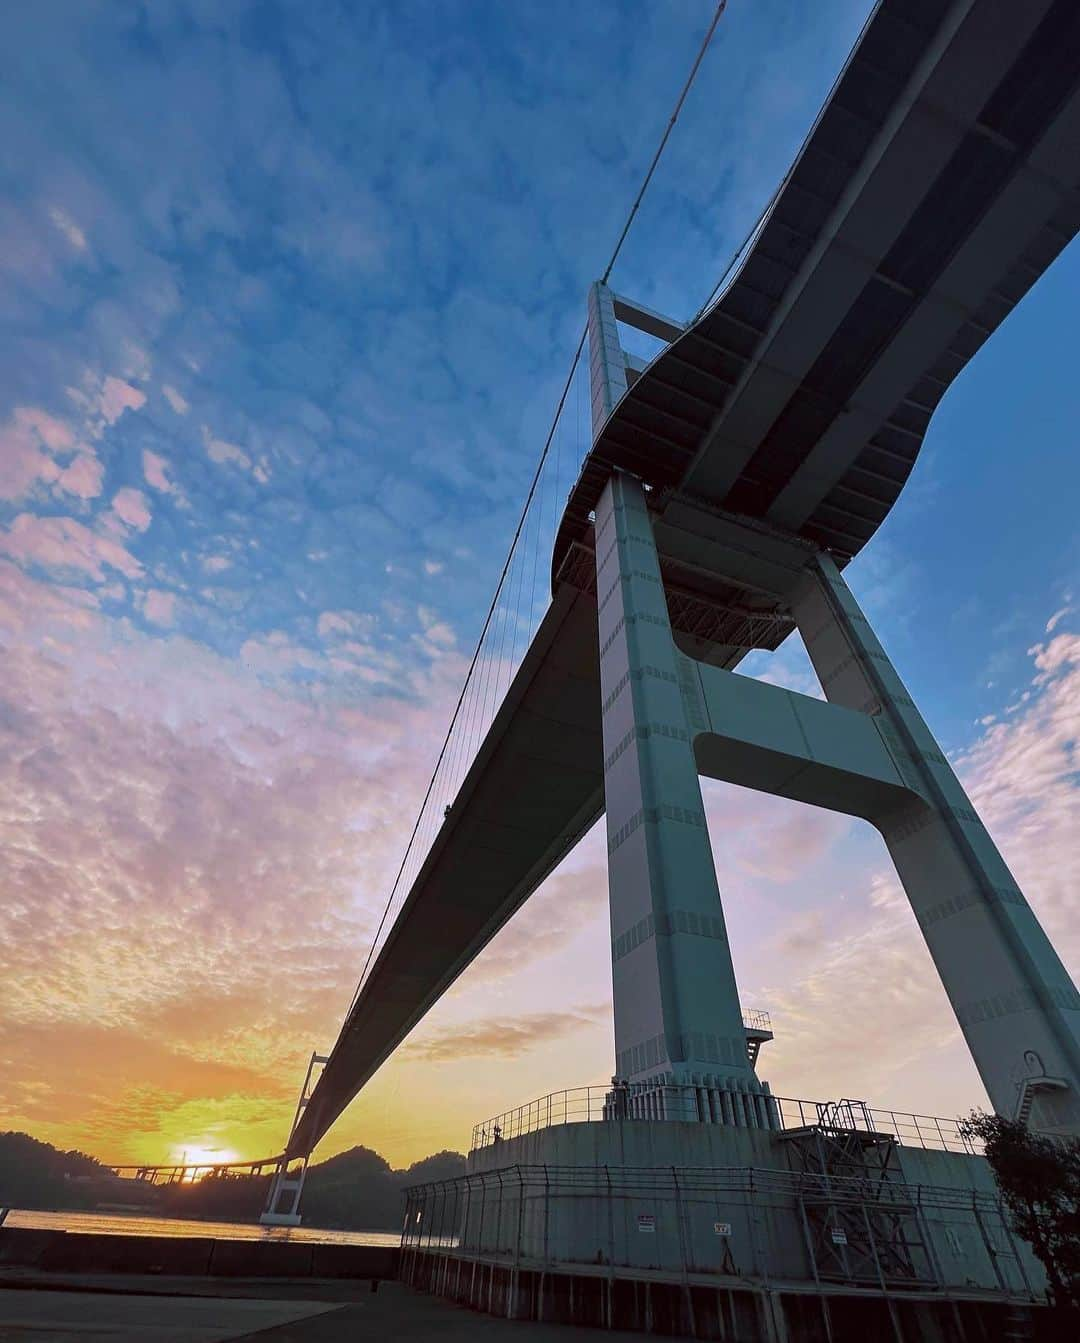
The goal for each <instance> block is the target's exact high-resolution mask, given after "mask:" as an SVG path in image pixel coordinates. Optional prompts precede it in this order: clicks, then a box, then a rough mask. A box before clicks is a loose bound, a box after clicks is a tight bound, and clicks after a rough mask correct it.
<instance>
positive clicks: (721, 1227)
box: [712, 1222, 731, 1236]
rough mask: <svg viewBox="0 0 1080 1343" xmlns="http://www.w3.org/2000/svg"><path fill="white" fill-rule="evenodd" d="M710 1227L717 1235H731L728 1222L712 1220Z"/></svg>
mask: <svg viewBox="0 0 1080 1343" xmlns="http://www.w3.org/2000/svg"><path fill="white" fill-rule="evenodd" d="M712 1229H713V1232H714V1234H715V1235H717V1236H730V1235H731V1223H730V1222H713V1224H712Z"/></svg>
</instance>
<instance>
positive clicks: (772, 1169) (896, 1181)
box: [400, 1121, 1045, 1343]
mask: <svg viewBox="0 0 1080 1343" xmlns="http://www.w3.org/2000/svg"><path fill="white" fill-rule="evenodd" d="M400 1271H401V1276H402V1277H403V1279H404V1280H405V1281H407V1282H410V1283H412V1284H413V1285H414V1286H418V1287H422V1288H424V1289H426V1290H430V1291H433V1292H436V1293H438V1294H440V1295H444V1296H447V1297H450V1298H452V1299H454V1300H457V1301H461V1302H463V1303H467V1304H469V1305H471V1306H473V1307H475V1308H477V1309H480V1310H483V1311H487V1312H490V1313H493V1314H497V1315H503V1316H506V1317H507V1318H513V1319H529V1320H546V1321H550V1322H559V1321H562V1322H573V1323H577V1324H585V1323H590V1324H594V1325H596V1326H598V1327H602V1328H607V1329H610V1328H624V1329H639V1330H643V1331H645V1332H651V1333H658V1334H667V1335H674V1336H686V1337H690V1338H703V1339H731V1340H735V1339H738V1340H740V1341H743V1343H818V1341H819V1340H820V1341H821V1343H839V1341H840V1340H842V1339H854V1338H859V1339H860V1340H866V1339H875V1340H876V1339H882V1340H887V1341H892V1340H895V1341H896V1343H904V1341H905V1340H910V1339H919V1340H925V1341H926V1343H952V1341H953V1340H957V1341H958V1343H960V1341H962V1343H974V1341H975V1340H983V1339H987V1340H989V1339H997V1338H1001V1337H1004V1336H1006V1332H1007V1330H1008V1329H1011V1328H1012V1327H1013V1324H1014V1323H1015V1321H1016V1319H1017V1317H1018V1312H1019V1313H1020V1314H1023V1313H1025V1312H1031V1311H1034V1312H1035V1313H1036V1314H1039V1306H1040V1304H1041V1302H1042V1300H1043V1292H1044V1286H1045V1284H1044V1281H1043V1278H1042V1273H1041V1269H1040V1267H1039V1265H1038V1263H1037V1261H1035V1260H1034V1258H1033V1256H1032V1255H1031V1253H1030V1251H1029V1250H1028V1249H1027V1247H1026V1246H1024V1245H1023V1244H1021V1243H1019V1242H1017V1241H1016V1240H1015V1239H1014V1238H1013V1237H1012V1235H1011V1233H1010V1231H1009V1228H1008V1226H1007V1224H1006V1222H1005V1220H1004V1218H1003V1216H1002V1213H1001V1208H1000V1205H999V1201H998V1195H997V1190H996V1187H995V1186H994V1183H993V1179H992V1176H991V1174H990V1171H989V1168H988V1166H987V1164H986V1162H985V1160H984V1159H983V1158H981V1157H977V1156H970V1155H967V1154H964V1153H956V1152H948V1151H929V1150H923V1149H922V1148H916V1147H903V1146H901V1145H900V1144H899V1143H897V1142H896V1141H895V1140H894V1139H892V1138H888V1137H885V1136H884V1135H875V1134H872V1133H867V1132H865V1131H861V1132H858V1133H855V1132H854V1131H853V1130H846V1131H845V1130H840V1129H831V1130H830V1129H825V1128H820V1127H815V1126H810V1127H807V1128H806V1129H804V1130H786V1131H782V1132H769V1131H767V1130H751V1129H743V1128H728V1127H724V1126H721V1125H703V1124H684V1123H670V1122H669V1123H648V1122H639V1121H621V1122H619V1121H615V1122H611V1121H609V1122H602V1123H583V1124H565V1125H559V1126H556V1127H553V1128H549V1129H544V1130H541V1131H539V1132H535V1133H531V1134H527V1135H525V1136H523V1137H520V1138H515V1139H511V1140H509V1141H503V1142H499V1143H496V1144H494V1145H492V1146H488V1147H486V1148H484V1149H482V1150H480V1151H478V1152H474V1153H473V1154H472V1156H471V1157H470V1160H469V1166H468V1169H467V1173H466V1175H465V1176H464V1177H462V1178H460V1179H458V1180H453V1181H444V1182H441V1183H440V1184H437V1185H429V1186H418V1187H417V1188H416V1189H414V1190H411V1191H410V1192H409V1203H408V1208H407V1213H406V1230H405V1236H404V1238H403V1243H402V1259H401V1270H400Z"/></svg>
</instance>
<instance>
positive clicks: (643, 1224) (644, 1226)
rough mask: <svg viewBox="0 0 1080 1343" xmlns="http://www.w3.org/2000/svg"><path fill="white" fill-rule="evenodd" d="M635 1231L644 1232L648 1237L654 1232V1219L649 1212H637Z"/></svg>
mask: <svg viewBox="0 0 1080 1343" xmlns="http://www.w3.org/2000/svg"><path fill="white" fill-rule="evenodd" d="M637 1229H638V1230H639V1231H645V1232H647V1233H648V1234H649V1235H650V1236H651V1235H654V1234H655V1232H656V1218H655V1217H654V1216H653V1214H652V1213H651V1212H639V1213H638V1215H637Z"/></svg>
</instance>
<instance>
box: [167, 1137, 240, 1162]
mask: <svg viewBox="0 0 1080 1343" xmlns="http://www.w3.org/2000/svg"><path fill="white" fill-rule="evenodd" d="M170 1158H171V1160H173V1161H175V1162H176V1164H177V1165H178V1166H181V1165H182V1166H224V1165H227V1164H229V1163H230V1162H232V1161H236V1160H237V1159H238V1157H237V1154H236V1152H234V1151H233V1149H232V1148H231V1147H210V1146H209V1145H208V1144H206V1143H197V1142H190V1143H176V1144H175V1145H174V1146H173V1149H172V1152H171V1153H170Z"/></svg>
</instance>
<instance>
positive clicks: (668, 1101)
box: [471, 1085, 982, 1156]
mask: <svg viewBox="0 0 1080 1343" xmlns="http://www.w3.org/2000/svg"><path fill="white" fill-rule="evenodd" d="M663 1090H664V1093H665V1095H664V1110H663V1113H662V1114H656V1113H652V1114H650V1119H654V1120H655V1119H659V1120H665V1119H666V1120H668V1121H675V1122H682V1123H699V1122H702V1119H703V1118H705V1119H706V1122H708V1121H707V1114H706V1115H704V1116H703V1113H702V1106H701V1101H700V1092H701V1090H702V1088H701V1087H698V1086H694V1085H685V1086H670V1085H669V1086H665V1087H664V1088H663ZM613 1094H614V1093H613V1089H612V1087H611V1086H610V1085H609V1086H591V1087H570V1088H568V1089H567V1090H565V1091H553V1092H551V1093H549V1094H548V1095H547V1096H541V1097H539V1098H538V1099H537V1100H532V1101H528V1102H527V1103H526V1104H524V1105H519V1106H518V1107H517V1108H516V1109H513V1110H506V1111H504V1112H503V1113H502V1114H500V1115H495V1116H494V1117H493V1118H491V1119H488V1120H485V1121H483V1122H482V1123H479V1124H476V1125H475V1126H474V1127H473V1131H472V1145H471V1150H472V1151H476V1150H477V1149H479V1148H483V1147H490V1146H491V1145H492V1144H493V1143H497V1142H504V1141H508V1140H509V1139H511V1138H520V1137H523V1136H524V1135H525V1134H527V1133H536V1132H538V1131H539V1130H541V1129H546V1128H551V1127H553V1126H554V1125H556V1124H591V1123H602V1122H605V1121H607V1120H610V1119H611V1118H613V1117H614V1114H613V1104H612V1098H613ZM767 1104H768V1108H769V1112H770V1115H771V1120H772V1122H771V1123H770V1124H769V1125H768V1127H770V1128H772V1129H774V1130H776V1131H780V1132H782V1131H785V1130H793V1129H803V1128H820V1129H826V1130H830V1129H831V1130H852V1129H854V1130H858V1131H862V1132H866V1133H875V1134H880V1135H883V1136H885V1137H889V1138H893V1139H894V1140H895V1141H896V1142H897V1143H899V1144H900V1145H901V1146H903V1147H921V1148H924V1149H926V1150H929V1151H939V1152H966V1153H968V1154H969V1155H972V1156H975V1155H979V1154H980V1153H981V1151H982V1147H981V1144H979V1143H978V1142H977V1141H976V1140H974V1139H973V1138H972V1137H971V1136H970V1135H969V1134H968V1133H966V1132H965V1130H964V1128H963V1126H962V1125H961V1122H960V1121H959V1120H958V1119H946V1118H942V1117H940V1116H935V1115H920V1114H908V1113H905V1112H904V1111H901V1110H887V1109H879V1108H878V1107H876V1106H870V1105H867V1104H866V1103H865V1102H863V1101H851V1100H842V1101H808V1100H797V1099H793V1098H791V1097H787V1096H772V1095H767Z"/></svg>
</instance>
